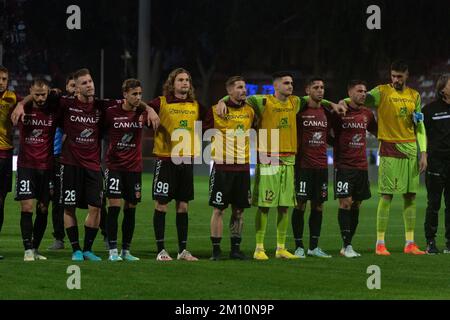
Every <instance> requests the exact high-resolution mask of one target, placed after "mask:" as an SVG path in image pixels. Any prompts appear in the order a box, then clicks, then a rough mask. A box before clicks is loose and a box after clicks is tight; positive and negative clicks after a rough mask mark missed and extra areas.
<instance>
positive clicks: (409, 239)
mask: <svg viewBox="0 0 450 320" xmlns="http://www.w3.org/2000/svg"><path fill="white" fill-rule="evenodd" d="M405 239H406V242H414V231H406V232H405Z"/></svg>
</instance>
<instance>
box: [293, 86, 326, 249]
mask: <svg viewBox="0 0 450 320" xmlns="http://www.w3.org/2000/svg"><path fill="white" fill-rule="evenodd" d="M306 93H307V94H308V96H309V100H308V106H307V107H306V108H305V109H304V110H302V111H301V112H299V113H298V114H297V134H298V138H297V143H298V153H297V157H296V164H295V190H296V196H297V203H298V204H297V208H295V209H294V211H293V212H292V229H293V232H294V239H295V245H296V248H297V249H296V251H295V255H296V256H298V257H300V258H305V257H306V256H305V250H304V246H303V239H302V238H303V228H304V215H305V210H306V203H307V202H308V200H309V201H310V204H311V215H310V217H309V230H310V242H309V249H308V255H310V256H316V257H320V258H330V257H331V256H330V255H328V254H327V253H325V252H324V251H323V250H322V249H320V248H319V246H318V245H319V237H320V230H321V227H322V212H323V203H324V202H325V201H327V200H328V161H327V141H328V135H329V131H330V129H331V126H330V119H331V113H330V111H328V109H325V108H324V107H323V106H322V105H321V101H322V100H323V97H324V94H325V85H324V81H323V80H322V79H320V78H312V79H311V80H309V81H308V83H307V87H306Z"/></svg>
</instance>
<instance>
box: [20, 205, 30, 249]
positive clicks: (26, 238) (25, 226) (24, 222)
mask: <svg viewBox="0 0 450 320" xmlns="http://www.w3.org/2000/svg"><path fill="white" fill-rule="evenodd" d="M20 230H21V231H22V241H23V247H24V248H25V250H30V249H33V242H32V240H31V239H32V238H33V213H32V212H23V211H22V213H21V215H20Z"/></svg>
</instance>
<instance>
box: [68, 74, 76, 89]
mask: <svg viewBox="0 0 450 320" xmlns="http://www.w3.org/2000/svg"><path fill="white" fill-rule="evenodd" d="M72 80H75V74H74V73H73V72H72V73H69V74H68V75H67V77H66V86H67V85H68V84H69V82H70V81H72Z"/></svg>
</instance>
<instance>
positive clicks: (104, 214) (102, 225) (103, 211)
mask: <svg viewBox="0 0 450 320" xmlns="http://www.w3.org/2000/svg"><path fill="white" fill-rule="evenodd" d="M107 221H108V210H107V209H106V199H103V201H102V208H101V210H100V225H99V227H100V230H101V233H102V236H103V237H107V236H108V231H107V230H106V225H107V223H108V222H107Z"/></svg>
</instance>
